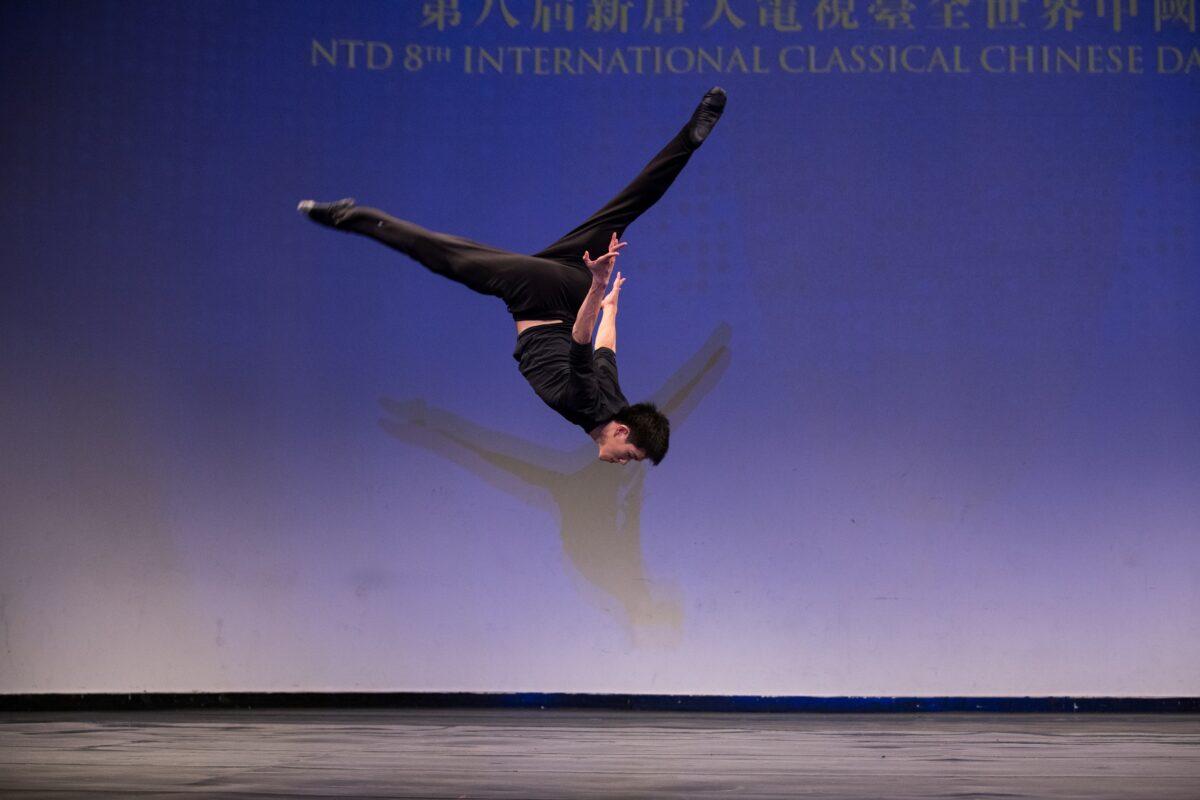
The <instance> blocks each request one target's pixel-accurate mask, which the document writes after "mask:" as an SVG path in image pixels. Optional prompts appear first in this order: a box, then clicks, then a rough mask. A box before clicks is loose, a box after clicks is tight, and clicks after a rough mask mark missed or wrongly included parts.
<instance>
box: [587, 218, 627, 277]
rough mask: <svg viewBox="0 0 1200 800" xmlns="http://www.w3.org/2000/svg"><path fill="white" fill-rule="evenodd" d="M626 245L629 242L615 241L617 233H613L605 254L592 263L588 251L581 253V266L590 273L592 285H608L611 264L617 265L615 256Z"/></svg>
mask: <svg viewBox="0 0 1200 800" xmlns="http://www.w3.org/2000/svg"><path fill="white" fill-rule="evenodd" d="M627 244H629V242H619V241H617V233H616V231H613V235H612V239H611V240H610V241H609V243H608V252H607V253H605V254H604V255H602V256H600V257H599V258H597V259H596V260H595V261H593V260H592V259H591V258H590V257H589V253H588V251H587V250H584V251H583V265H584V266H585V267H587V268H588V272H590V273H592V282H593V283H601V284H604V285H605V286H607V285H608V276H610V275H612V268H613V264H615V263H617V256H618V255H620V250H621V248H622V247H624V246H625V245H627Z"/></svg>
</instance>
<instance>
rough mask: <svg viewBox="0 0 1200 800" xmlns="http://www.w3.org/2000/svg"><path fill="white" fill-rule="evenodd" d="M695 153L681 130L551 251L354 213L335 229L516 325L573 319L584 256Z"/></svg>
mask: <svg viewBox="0 0 1200 800" xmlns="http://www.w3.org/2000/svg"><path fill="white" fill-rule="evenodd" d="M693 150H694V148H693V147H692V146H691V144H690V143H689V142H688V140H687V137H686V135H685V134H684V133H683V132H682V131H681V132H680V133H679V135H677V136H676V137H675V138H674V139H672V140H671V141H670V142H668V143H667V146H666V147H664V148H663V149H662V150H661V151H659V153H658V154H657V155H656V156H654V158H653V159H651V160H650V163H649V164H647V165H646V167H645V169H643V170H642V171H641V173H640V174H639V175H638V176H637V177H636V178H634V179H633V182H632V183H630V184H629V185H628V186H626V187H625V188H624V189H622V190H621V193H620V194H618V195H617V196H616V197H614V198H613V199H612V200H610V201H609V202H608V203H607V204H605V206H604V207H603V208H601V209H600V210H599V211H597V212H596V213H595V214H592V216H590V217H588V218H587V220H585V221H584V222H583V223H582V224H581V225H579V226H578V227H577V228H575V229H574V230H572V231H571V232H570V233H568V234H567V235H565V236H563V237H562V238H561V239H559V240H558V241H557V242H555V243H554V244H552V245H550V246H549V247H547V248H545V249H544V250H541V251H539V252H537V253H534V254H533V255H531V256H526V255H521V254H519V253H511V252H509V251H507V250H501V249H499V248H496V247H490V246H488V245H486V244H480V243H479V242H473V241H471V240H470V239H464V238H462V237H460V236H450V235H447V234H444V233H437V232H435V231H430V230H427V229H425V228H422V227H421V226H419V225H414V224H413V223H411V222H407V221H405V220H402V219H396V218H395V217H392V216H389V215H388V214H385V213H384V212H382V211H380V210H378V209H375V208H368V207H366V206H355V207H354V208H353V209H352V210H351V211H350V212H349V213H348V214H347V215H346V216H345V217H344V218H343V219H342V220H340V221H339V223H338V225H337V227H338V228H339V229H341V230H347V231H352V232H354V233H361V234H363V235H364V236H370V237H371V238H372V239H375V240H377V241H380V242H382V243H383V244H386V245H387V246H388V247H391V248H394V249H396V250H399V251H400V252H401V253H404V254H405V255H407V256H410V257H412V258H414V259H416V260H417V261H418V262H419V263H421V264H422V265H424V266H425V267H427V268H429V269H430V270H432V271H433V272H436V273H437V274H439V275H444V276H446V277H447V278H449V279H450V280H452V281H456V282H458V283H461V284H463V285H464V286H468V287H470V288H471V289H474V290H475V291H477V292H480V293H482V294H489V295H493V296H495V297H499V298H501V299H503V300H504V302H505V303H506V304H507V305H508V312H509V313H510V314H512V316H513V319H515V320H518V321H519V320H525V319H559V320H564V321H570V320H573V319H574V318H575V314H576V313H577V312H578V311H579V306H580V304H582V303H583V298H584V296H585V295H586V294H587V291H588V287H589V286H590V285H591V281H592V278H591V273H589V272H588V270H587V267H585V266H584V265H583V253H584V251H585V250H586V251H589V252H590V253H591V255H592V257H593V258H599V257H600V256H601V255H603V254H604V253H606V252H608V243H609V237H610V236H612V234H613V232H614V231H615V232H616V234H617V236H618V237H620V236H621V234H622V232H623V231H624V230H625V228H626V227H627V226H628V225H629V224H630V223H632V222H633V221H634V220H635V219H637V218H638V215H639V214H641V213H642V212H643V211H645V210H646V209H648V208H650V206H652V205H654V203H655V202H657V201H658V199H659V198H660V197H662V196H663V193H664V192H666V191H667V187H669V186H670V185H671V183H672V181H674V180H675V177H676V176H677V175H678V174H679V172H680V171H681V170H682V169H683V166H684V164H686V163H687V161H688V158H690V157H691V155H692V152H693Z"/></svg>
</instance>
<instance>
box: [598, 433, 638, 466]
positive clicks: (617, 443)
mask: <svg viewBox="0 0 1200 800" xmlns="http://www.w3.org/2000/svg"><path fill="white" fill-rule="evenodd" d="M599 458H600V460H601V461H607V462H609V463H610V464H625V463H627V462H629V461H644V460H645V458H646V453H645V451H643V450H642V449H641V448H640V447H636V446H634V445H633V444H631V443H630V442H629V428H626V427H625V426H624V425H620V424H618V425H616V429H615V430H614V431H613V432H612V434H611V435H609V436H608V437H607V438H606V439H605V440H604V443H603V444H601V445H600V453H599Z"/></svg>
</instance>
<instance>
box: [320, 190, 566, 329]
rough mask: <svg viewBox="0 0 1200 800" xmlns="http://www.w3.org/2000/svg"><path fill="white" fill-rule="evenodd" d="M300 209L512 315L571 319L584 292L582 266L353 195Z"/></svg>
mask: <svg viewBox="0 0 1200 800" xmlns="http://www.w3.org/2000/svg"><path fill="white" fill-rule="evenodd" d="M300 210H301V211H302V212H304V213H305V214H307V215H308V216H309V217H310V218H311V219H313V220H315V221H316V222H320V223H322V224H324V225H329V226H331V227H334V228H336V229H338V230H341V231H346V232H349V233H357V234H361V235H363V236H368V237H370V238H372V239H375V240H376V241H378V242H380V243H382V244H385V245H387V246H388V247H390V248H392V249H393V250H398V251H400V252H401V253H404V254H405V255H407V256H409V257H410V258H412V259H414V260H415V261H417V262H418V263H420V264H421V265H422V266H424V267H426V268H427V269H429V270H430V271H431V272H435V273H437V274H438V275H441V276H443V277H446V278H449V279H450V280H452V281H454V282H456V283H461V284H462V285H464V286H466V287H468V288H470V289H472V290H474V291H476V292H479V293H480V294H486V295H491V296H493V297H499V298H501V299H502V300H504V302H505V304H506V305H507V306H508V311H509V313H510V314H512V315H513V318H514V319H518V320H522V319H569V318H570V317H571V316H572V315H573V314H574V311H575V309H576V308H578V305H579V302H580V299H579V298H581V297H582V295H583V294H586V292H587V280H588V278H589V276H588V275H587V274H586V271H583V272H582V273H581V272H580V270H576V269H572V268H568V267H565V266H563V265H562V264H559V263H556V262H554V261H548V260H546V259H541V258H537V257H535V256H527V255H521V254H519V253H513V252H510V251H508V250H502V249H500V248H498V247H492V246H490V245H486V244H480V243H479V242H475V241H472V240H470V239H465V238H463V237H461V236H452V235H450V234H445V233H438V232H437V231H431V230H429V229H427V228H423V227H421V226H420V225H417V224H414V223H412V222H409V221H407V220H403V219H399V218H397V217H393V216H391V215H390V214H386V213H384V212H383V211H380V210H379V209H377V208H371V207H369V206H359V205H355V204H354V202H353V201H352V200H342V201H338V202H337V203H313V202H311V201H305V202H304V203H301V205H300Z"/></svg>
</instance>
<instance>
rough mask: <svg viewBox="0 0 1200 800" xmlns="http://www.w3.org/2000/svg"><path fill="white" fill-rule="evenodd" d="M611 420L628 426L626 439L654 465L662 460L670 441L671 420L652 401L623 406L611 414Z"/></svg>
mask: <svg viewBox="0 0 1200 800" xmlns="http://www.w3.org/2000/svg"><path fill="white" fill-rule="evenodd" d="M613 420H614V421H615V422H619V423H621V424H622V425H624V426H626V427H627V428H629V438H628V439H627V440H626V441H628V442H629V443H630V444H632V445H633V446H634V447H636V448H638V449H640V450H642V451H644V452H645V453H646V457H647V458H649V459H650V460H651V461H653V462H654V463H655V465H657V464H658V462H660V461H662V460H663V456H665V455H666V454H667V446H668V445H669V444H670V443H671V421H670V420H669V419H667V417H666V415H665V414H663V413H662V412H661V411H659V410H658V407H657V406H655V405H654V403H636V404H634V405H632V406H625V407H624V408H622V409H621V410H620V411H618V412H617V413H616V414H615V415H613Z"/></svg>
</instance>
